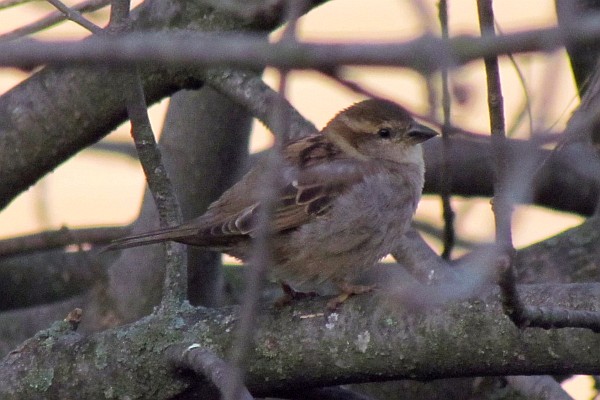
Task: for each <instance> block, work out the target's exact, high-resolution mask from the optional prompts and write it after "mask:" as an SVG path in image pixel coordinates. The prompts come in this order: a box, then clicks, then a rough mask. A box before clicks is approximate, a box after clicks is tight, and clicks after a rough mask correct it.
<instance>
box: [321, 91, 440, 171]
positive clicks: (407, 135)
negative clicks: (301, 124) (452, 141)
mask: <svg viewBox="0 0 600 400" xmlns="http://www.w3.org/2000/svg"><path fill="white" fill-rule="evenodd" d="M322 132H323V134H325V135H326V136H327V137H328V138H329V139H330V140H332V141H333V142H334V143H335V144H337V145H338V146H339V147H340V148H341V149H342V150H343V151H344V152H346V153H347V154H348V155H350V156H354V157H357V158H363V159H365V158H385V159H391V160H393V161H399V162H404V161H410V160H406V158H407V157H409V158H410V157H412V156H413V153H416V152H418V153H419V154H420V151H421V149H420V146H417V145H418V144H419V143H421V142H424V141H426V140H428V139H431V138H432V137H434V136H436V135H437V132H435V131H434V130H432V129H430V128H428V127H426V126H425V125H421V124H419V123H418V122H416V121H415V120H414V119H413V118H412V116H411V115H410V113H409V112H408V111H406V110H405V109H404V108H402V107H400V106H399V105H397V104H395V103H392V102H391V101H387V100H380V99H370V100H364V101H361V102H360V103H356V104H354V105H352V106H351V107H349V108H347V109H345V110H343V111H341V112H340V113H339V114H337V115H336V116H335V117H334V118H333V119H332V120H331V121H330V122H329V123H328V124H327V125H326V126H325V128H323V131H322ZM413 148H414V149H413ZM415 150H416V151H415Z"/></svg>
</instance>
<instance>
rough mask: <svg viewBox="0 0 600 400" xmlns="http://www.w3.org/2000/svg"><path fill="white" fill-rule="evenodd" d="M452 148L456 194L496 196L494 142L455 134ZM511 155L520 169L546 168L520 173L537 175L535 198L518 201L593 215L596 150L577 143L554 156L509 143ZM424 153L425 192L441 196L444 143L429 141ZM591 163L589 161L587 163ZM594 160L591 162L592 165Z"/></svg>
mask: <svg viewBox="0 0 600 400" xmlns="http://www.w3.org/2000/svg"><path fill="white" fill-rule="evenodd" d="M450 141H451V143H452V144H451V146H450V160H451V162H452V164H451V165H452V166H451V170H452V193H453V194H457V195H460V196H467V197H470V196H485V197H491V196H492V194H493V191H492V182H493V165H492V157H491V154H492V150H491V146H490V141H489V138H486V137H472V136H463V135H453V136H452V138H451V140H450ZM507 147H508V149H507V151H508V156H509V158H510V160H511V165H513V166H514V167H515V169H518V168H520V166H521V165H522V163H523V162H527V163H529V164H533V165H534V166H536V165H541V169H540V170H539V171H536V168H535V167H534V168H531V167H530V168H528V169H525V168H521V170H520V172H519V175H518V178H519V179H529V178H527V177H526V176H523V174H531V173H534V172H537V176H536V178H535V180H534V181H533V188H531V189H532V193H529V196H527V197H525V198H517V199H515V200H516V201H519V202H525V203H534V204H539V205H542V206H546V207H550V208H554V209H558V210H562V211H569V212H575V213H579V214H584V215H590V214H592V213H593V211H594V207H595V204H596V203H597V199H598V187H597V185H596V177H597V176H598V175H599V174H600V171H598V168H597V166H596V163H595V162H592V161H593V160H595V157H596V155H595V152H594V151H593V149H591V148H589V147H586V146H581V145H578V144H575V145H571V146H566V147H564V148H562V149H561V150H560V151H558V152H556V153H555V154H553V155H552V157H550V153H551V151H550V150H545V149H541V148H532V147H531V146H530V145H529V144H528V143H527V142H525V141H522V140H508V143H507ZM424 149H425V164H426V169H425V189H424V190H425V192H426V193H439V192H440V187H441V182H440V175H439V170H440V168H443V164H442V158H441V157H440V154H441V153H442V141H441V140H439V139H433V140H429V141H427V142H426V143H425V144H424ZM584 160H586V161H584ZM588 161H589V162H588Z"/></svg>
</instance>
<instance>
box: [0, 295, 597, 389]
mask: <svg viewBox="0 0 600 400" xmlns="http://www.w3.org/2000/svg"><path fill="white" fill-rule="evenodd" d="M519 291H520V293H522V295H523V297H524V300H525V301H526V302H527V303H528V304H536V305H539V306H549V305H550V304H549V303H550V302H552V305H558V306H563V307H569V308H577V309H582V308H584V309H600V303H599V302H598V298H599V297H600V296H599V295H600V285H598V284H571V285H531V286H528V285H525V286H520V287H519ZM376 303H377V302H376V301H373V299H372V298H369V296H362V297H361V296H359V297H357V298H355V299H352V300H350V301H349V302H347V303H346V304H344V308H343V310H342V311H340V312H339V313H338V314H336V318H335V319H331V318H329V319H324V318H323V317H313V318H310V317H309V318H300V317H301V316H310V315H314V314H316V313H318V312H320V311H322V310H323V309H324V307H325V301H324V300H311V301H306V302H302V303H298V304H297V305H296V307H294V308H288V309H285V310H283V311H269V310H264V312H263V313H261V315H260V316H259V321H258V326H259V328H258V330H257V331H256V339H257V340H256V347H255V350H254V353H253V357H252V365H251V368H250V369H249V371H248V375H247V380H246V383H247V386H248V389H249V390H250V391H251V392H253V393H255V394H257V395H259V394H262V395H265V394H268V395H273V394H275V393H277V391H282V390H290V389H293V388H306V387H307V386H315V387H318V386H325V385H333V384H342V383H348V382H360V381H367V380H369V381H374V380H388V379H403V378H411V379H432V378H439V377H449V376H486V375H519V374H561V373H584V374H592V373H598V372H599V368H600V367H599V365H600V355H599V354H598V352H594V351H587V350H586V349H589V348H597V347H598V346H600V335H595V334H593V333H592V332H591V331H589V330H583V329H564V330H551V331H546V330H543V329H531V330H528V331H527V333H526V334H524V333H523V332H522V331H520V330H519V329H517V328H516V327H515V326H514V325H513V324H512V323H511V322H510V320H509V319H508V318H506V317H505V316H504V315H503V313H502V309H501V305H500V302H499V298H498V293H497V292H494V293H492V294H491V295H489V296H487V297H486V298H485V299H481V300H476V301H472V302H461V303H458V304H450V305H445V306H443V307H440V308H438V309H430V310H428V311H427V312H424V313H418V314H413V313H411V312H410V311H400V310H396V311H394V312H391V311H390V312H383V313H382V311H381V309H380V308H378V307H379V306H378V304H376ZM236 315H237V308H223V309H219V310H210V309H205V308H201V309H192V308H189V307H187V308H183V309H181V310H179V312H177V313H173V314H169V315H166V314H155V315H152V316H150V317H148V318H145V319H143V320H140V321H139V322H136V323H134V324H132V325H129V326H125V327H122V328H117V329H116V330H109V331H105V332H102V333H97V334H94V335H90V336H87V337H82V336H80V335H78V334H76V333H74V332H72V331H71V330H70V329H67V326H65V324H66V323H64V322H59V323H56V324H54V325H53V327H52V328H51V329H49V330H46V331H42V332H40V333H39V334H38V335H36V336H35V337H34V338H32V339H30V340H28V341H27V342H25V343H24V344H23V345H21V346H20V347H19V348H18V349H16V350H15V351H13V352H12V353H11V354H9V355H8V356H7V357H6V358H5V359H4V360H3V361H1V362H0V381H2V382H3V385H2V387H1V388H0V395H3V396H8V395H11V394H14V393H19V395H20V396H21V398H34V397H39V396H40V395H43V396H44V397H65V396H66V397H68V396H69V393H71V394H72V393H74V392H76V393H78V396H81V397H84V398H87V397H94V396H96V395H97V394H98V393H105V391H106V390H110V392H111V393H112V394H113V395H114V396H117V397H118V396H121V395H123V394H124V393H127V394H128V395H130V396H132V397H148V396H152V397H153V398H157V399H160V398H167V397H170V396H173V395H174V394H176V393H179V392H181V391H182V390H183V389H184V388H185V387H186V386H187V385H188V383H187V382H188V381H187V380H186V379H184V378H183V377H179V378H177V375H176V374H174V371H172V370H171V369H170V368H169V366H168V361H167V360H166V359H165V357H164V355H163V351H164V350H165V349H166V348H167V347H168V346H170V345H171V344H172V343H181V342H186V341H187V342H198V343H199V344H200V345H202V346H206V347H207V348H210V349H211V350H212V351H214V352H215V353H216V354H217V355H222V354H224V350H225V349H226V348H227V347H228V346H229V344H230V343H231V340H232V337H233V333H232V331H231V327H232V324H233V321H234V320H235V318H236ZM490 343H493V346H490ZM340 354H344V357H343V358H342V359H343V360H344V362H343V363H340ZM76 371H86V374H81V373H78V374H77V375H78V376H79V377H80V379H77V380H74V379H72V376H73V374H74V373H76ZM173 378H175V379H174V380H173Z"/></svg>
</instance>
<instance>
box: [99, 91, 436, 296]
mask: <svg viewBox="0 0 600 400" xmlns="http://www.w3.org/2000/svg"><path fill="white" fill-rule="evenodd" d="M436 134H437V133H436V132H435V131H433V130H431V129H429V128H427V127H425V126H423V125H420V124H418V123H417V122H415V121H414V120H413V118H412V117H411V115H410V114H409V113H408V111H406V110H405V109H404V108H402V107H400V106H398V105H396V104H394V103H392V102H389V101H385V100H379V99H371V100H365V101H362V102H360V103H357V104H354V105H353V106H351V107H349V108H347V109H345V110H343V111H342V112H340V113H339V114H337V115H336V116H335V117H334V118H333V119H332V120H331V121H330V122H329V123H328V124H327V125H326V126H325V127H324V128H323V129H322V130H321V132H319V133H318V134H314V135H311V136H307V137H304V138H301V139H299V140H295V141H291V142H289V143H287V144H286V145H285V146H284V148H283V150H282V159H283V164H284V165H283V166H282V172H281V175H280V176H281V177H282V178H283V179H282V180H281V181H278V189H280V190H279V193H280V197H279V201H278V202H277V204H276V205H275V209H274V210H273V214H272V216H271V217H272V221H271V227H272V230H273V231H274V234H273V236H272V240H273V242H272V249H273V254H272V259H273V261H274V262H273V265H272V268H271V269H270V271H269V274H270V276H271V278H273V279H276V280H279V281H281V282H285V283H286V284H288V285H290V286H291V287H293V288H294V289H296V290H301V291H317V292H318V291H320V290H321V289H323V288H324V285H325V284H330V285H331V284H333V286H334V288H335V289H337V291H338V293H341V294H340V295H339V296H338V297H337V298H336V299H334V300H333V301H332V302H330V304H329V305H330V306H332V307H334V306H336V305H337V304H339V303H341V302H343V301H344V300H345V299H346V298H347V297H348V296H350V295H351V294H357V293H363V292H365V291H369V290H371V289H372V287H370V286H360V285H352V284H351V282H352V279H353V278H355V277H356V276H357V275H358V274H360V273H361V272H364V271H365V270H366V269H368V268H370V267H372V266H373V265H375V264H376V263H377V262H378V261H379V260H380V259H381V258H383V257H385V256H386V255H387V254H389V253H390V252H391V251H392V249H393V248H394V246H395V244H396V243H397V242H398V241H399V240H401V238H402V236H403V235H404V233H405V232H406V230H407V229H408V227H409V225H410V222H411V219H412V216H413V214H414V212H415V209H416V207H417V204H418V202H419V199H420V196H421V191H422V188H423V174H424V163H423V154H422V149H421V145H420V143H421V142H423V141H425V140H427V139H430V138H432V137H433V136H435V135H436ZM265 168H266V163H263V164H259V165H257V166H256V167H254V168H253V169H252V170H251V171H250V172H248V173H247V174H246V175H245V176H244V177H243V178H242V179H241V180H240V181H239V182H238V183H236V184H235V185H234V186H233V187H231V188H230V189H229V190H227V191H226V192H225V193H223V195H222V196H221V197H220V198H219V199H218V200H216V201H215V202H214V203H212V204H211V205H210V207H209V208H208V210H207V211H206V213H205V214H203V215H202V216H200V217H198V218H196V219H194V220H192V221H189V222H187V223H184V224H182V225H180V226H176V227H172V228H164V229H159V230H157V231H153V232H148V233H144V234H141V235H137V236H131V237H126V238H123V239H120V240H117V241H115V242H113V243H112V244H111V245H110V246H109V248H110V249H122V248H127V247H134V246H140V245H146V244H151V243H156V242H162V241H166V240H174V241H177V242H181V243H185V244H189V245H193V246H201V247H204V248H206V249H209V250H214V251H220V252H224V253H227V254H230V255H232V256H234V257H237V258H239V259H241V260H246V259H248V258H249V257H250V254H251V251H252V245H251V241H252V240H251V239H252V236H253V234H254V233H255V231H256V228H257V215H258V214H259V212H258V210H259V208H260V206H261V205H260V201H259V199H260V198H261V197H260V191H261V189H262V188H261V186H260V183H261V182H262V180H261V177H262V176H263V174H264V171H265Z"/></svg>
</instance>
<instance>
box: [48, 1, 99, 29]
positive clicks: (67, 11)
mask: <svg viewBox="0 0 600 400" xmlns="http://www.w3.org/2000/svg"><path fill="white" fill-rule="evenodd" d="M46 1H47V2H48V3H50V4H52V5H53V6H54V7H56V8H57V9H58V10H59V11H60V12H62V13H63V14H64V15H65V17H66V18H67V19H69V20H71V21H73V22H75V23H76V24H77V25H80V26H82V27H83V28H85V29H87V30H88V31H90V32H92V33H101V32H102V28H100V27H99V26H98V25H96V24H94V23H93V22H92V21H90V20H88V19H86V18H84V17H83V16H82V15H81V13H79V12H78V11H76V10H74V9H72V8H70V7H68V6H67V5H66V4H64V3H63V2H62V1H60V0H46Z"/></svg>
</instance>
